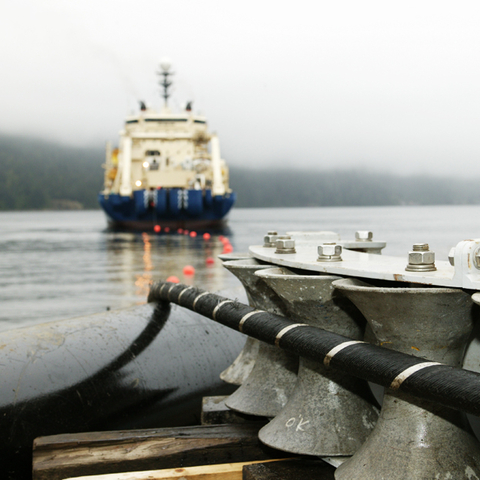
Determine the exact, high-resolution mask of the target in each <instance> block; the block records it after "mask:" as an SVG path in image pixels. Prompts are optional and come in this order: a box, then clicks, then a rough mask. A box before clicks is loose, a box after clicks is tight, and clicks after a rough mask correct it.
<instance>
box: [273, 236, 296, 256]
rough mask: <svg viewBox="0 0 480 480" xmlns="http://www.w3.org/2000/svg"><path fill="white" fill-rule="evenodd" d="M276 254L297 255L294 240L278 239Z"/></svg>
mask: <svg viewBox="0 0 480 480" xmlns="http://www.w3.org/2000/svg"><path fill="white" fill-rule="evenodd" d="M275 246H276V247H277V249H276V250H275V253H296V250H295V240H293V238H290V237H289V238H278V239H277V241H276V242H275Z"/></svg>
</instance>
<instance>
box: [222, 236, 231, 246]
mask: <svg viewBox="0 0 480 480" xmlns="http://www.w3.org/2000/svg"><path fill="white" fill-rule="evenodd" d="M220 241H221V242H222V243H223V244H224V245H229V244H230V240H229V239H228V238H227V237H223V238H222V239H221V240H220Z"/></svg>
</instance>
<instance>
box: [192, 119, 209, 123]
mask: <svg viewBox="0 0 480 480" xmlns="http://www.w3.org/2000/svg"><path fill="white" fill-rule="evenodd" d="M194 123H207V122H206V121H205V120H194Z"/></svg>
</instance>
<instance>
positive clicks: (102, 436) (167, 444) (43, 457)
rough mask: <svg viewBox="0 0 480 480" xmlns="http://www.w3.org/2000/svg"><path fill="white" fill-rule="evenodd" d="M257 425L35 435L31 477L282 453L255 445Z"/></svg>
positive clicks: (55, 478) (56, 478) (51, 479)
mask: <svg viewBox="0 0 480 480" xmlns="http://www.w3.org/2000/svg"><path fill="white" fill-rule="evenodd" d="M259 428H260V427H259V425H258V424H253V425H248V424H245V425H240V424H237V425H213V426H210V425H209V426H195V427H177V428H157V429H147V430H129V431H117V432H89V433H77V434H70V435H67V434H65V435H52V436H49V437H41V438H37V439H36V440H35V442H34V451H33V480H61V479H64V478H67V477H75V476H81V475H83V476H85V475H100V474H107V473H113V472H129V471H142V470H159V469H165V468H174V467H178V466H181V467H191V466H197V465H211V464H223V463H236V462H246V461H254V460H268V459H271V458H279V457H286V456H287V454H282V453H279V452H278V451H275V450H273V449H270V448H268V447H265V446H264V445H262V444H261V443H260V441H259V440H258V430H259ZM288 456H291V455H288Z"/></svg>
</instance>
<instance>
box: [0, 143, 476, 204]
mask: <svg viewBox="0 0 480 480" xmlns="http://www.w3.org/2000/svg"><path fill="white" fill-rule="evenodd" d="M103 161H104V151H103V149H102V148H90V149H88V148H74V147H68V146H64V145H58V144H55V143H50V142H44V141H41V140H36V139H31V138H21V137H13V136H5V135H0V210H27V209H28V210H31V209H37V210H43V209H58V208H99V207H98V204H97V194H98V192H99V191H100V189H101V188H102V184H103V170H102V167H101V165H102V163H103ZM230 183H231V186H232V188H233V190H234V191H235V192H237V196H238V200H237V203H236V205H237V207H276V206H278V207H302V206H341V205H401V204H418V205H438V204H472V203H480V191H479V189H478V186H477V182H476V181H474V180H472V181H466V180H458V179H451V178H432V177H425V176H412V177H400V176H395V175H391V174H374V173H371V172H364V171H355V170H335V171H331V170H326V171H321V170H316V171H308V170H292V169H283V170H282V169H278V168H271V169H265V170H252V169H247V168H238V167H235V166H230Z"/></svg>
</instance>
